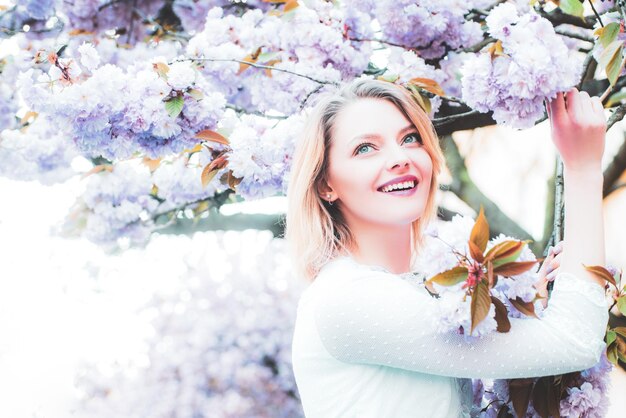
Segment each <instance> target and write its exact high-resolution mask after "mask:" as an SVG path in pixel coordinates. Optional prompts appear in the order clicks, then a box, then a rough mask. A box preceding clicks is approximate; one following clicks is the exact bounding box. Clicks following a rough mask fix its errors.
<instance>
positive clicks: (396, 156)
mask: <svg viewBox="0 0 626 418" xmlns="http://www.w3.org/2000/svg"><path fill="white" fill-rule="evenodd" d="M408 166H409V156H408V155H407V153H406V151H405V150H404V149H403V148H402V147H401V146H395V147H392V149H391V150H390V151H389V159H388V164H387V167H388V168H389V169H390V170H402V169H405V168H407V167H408Z"/></svg>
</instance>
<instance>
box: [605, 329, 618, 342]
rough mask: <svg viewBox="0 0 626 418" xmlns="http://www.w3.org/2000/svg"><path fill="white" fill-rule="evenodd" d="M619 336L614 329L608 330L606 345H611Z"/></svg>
mask: <svg viewBox="0 0 626 418" xmlns="http://www.w3.org/2000/svg"><path fill="white" fill-rule="evenodd" d="M616 338H617V333H616V332H615V331H613V330H608V331H607V332H606V345H607V346H609V345H611V344H612V343H613V341H615V339H616Z"/></svg>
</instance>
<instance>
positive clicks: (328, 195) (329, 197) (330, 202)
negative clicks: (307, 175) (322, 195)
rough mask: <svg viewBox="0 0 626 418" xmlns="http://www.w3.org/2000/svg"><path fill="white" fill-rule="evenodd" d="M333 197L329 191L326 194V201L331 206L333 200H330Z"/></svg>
mask: <svg viewBox="0 0 626 418" xmlns="http://www.w3.org/2000/svg"><path fill="white" fill-rule="evenodd" d="M332 198H333V195H331V194H330V193H327V194H326V200H327V201H328V204H329V205H331V206H332V204H333V201H332V200H331V199H332Z"/></svg>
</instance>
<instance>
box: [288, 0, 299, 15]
mask: <svg viewBox="0 0 626 418" xmlns="http://www.w3.org/2000/svg"><path fill="white" fill-rule="evenodd" d="M298 6H299V4H298V1H297V0H288V1H287V2H286V3H285V8H284V11H285V13H286V12H288V11H290V10H293V9H295V8H296V7H298Z"/></svg>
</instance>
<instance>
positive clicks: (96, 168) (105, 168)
mask: <svg viewBox="0 0 626 418" xmlns="http://www.w3.org/2000/svg"><path fill="white" fill-rule="evenodd" d="M101 171H108V172H109V173H111V172H113V166H112V165H110V164H100V165H97V166H94V167H93V168H92V169H91V170H89V171H87V172H86V173H85V174H83V176H82V178H85V177H89V176H91V175H92V174H96V173H99V172H101Z"/></svg>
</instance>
